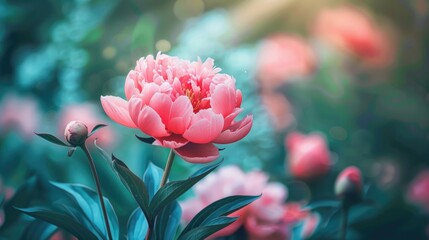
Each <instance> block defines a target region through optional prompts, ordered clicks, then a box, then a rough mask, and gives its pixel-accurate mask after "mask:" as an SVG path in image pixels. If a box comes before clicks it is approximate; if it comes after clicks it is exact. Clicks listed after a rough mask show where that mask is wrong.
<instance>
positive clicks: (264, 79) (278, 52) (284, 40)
mask: <svg viewBox="0 0 429 240" xmlns="http://www.w3.org/2000/svg"><path fill="white" fill-rule="evenodd" d="M315 62H316V60H315V55H314V53H313V51H312V49H311V48H310V46H309V45H308V44H307V43H306V42H305V41H304V40H303V39H301V38H300V37H297V36H291V35H282V34H277V35H273V36H270V37H268V38H266V39H265V40H264V41H263V42H262V45H261V49H260V53H259V57H258V79H259V81H260V84H261V87H262V89H265V90H269V89H273V88H275V87H277V86H279V85H281V84H283V83H284V82H286V81H288V80H290V79H292V78H295V77H302V76H306V75H308V74H310V73H311V72H312V71H313V70H314V68H315V65H316V63H315Z"/></svg>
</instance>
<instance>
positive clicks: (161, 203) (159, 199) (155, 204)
mask: <svg viewBox="0 0 429 240" xmlns="http://www.w3.org/2000/svg"><path fill="white" fill-rule="evenodd" d="M221 163H222V162H221V161H220V162H218V163H215V164H211V165H209V166H206V167H203V168H201V169H200V170H198V171H197V172H196V173H194V174H193V175H192V176H191V177H189V178H188V179H186V180H181V181H172V182H168V183H167V184H165V185H164V186H163V187H162V188H160V189H159V190H158V192H157V193H156V194H155V196H154V197H153V199H152V201H151V202H150V205H149V209H150V211H151V215H152V216H156V215H157V214H158V213H159V212H160V211H161V210H162V208H164V207H166V206H167V205H168V204H170V203H171V202H173V201H174V200H176V199H177V198H178V197H179V196H180V195H182V194H183V193H184V192H186V191H187V190H188V189H190V188H191V187H192V186H194V185H195V184H196V183H197V182H198V181H200V180H201V179H202V178H204V177H205V176H207V175H208V174H209V173H211V172H212V171H213V170H214V169H215V168H217V167H218V166H219V165H220V164H221Z"/></svg>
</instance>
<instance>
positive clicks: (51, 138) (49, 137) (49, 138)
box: [35, 133, 71, 147]
mask: <svg viewBox="0 0 429 240" xmlns="http://www.w3.org/2000/svg"><path fill="white" fill-rule="evenodd" d="M35 134H36V135H37V136H39V137H41V138H43V139H45V140H47V141H49V142H51V143H55V144H57V145H60V146H64V147H71V145H69V144H67V143H64V142H63V141H61V140H60V139H58V138H57V137H55V136H54V135H51V134H48V133H35Z"/></svg>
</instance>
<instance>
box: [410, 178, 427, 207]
mask: <svg viewBox="0 0 429 240" xmlns="http://www.w3.org/2000/svg"><path fill="white" fill-rule="evenodd" d="M428 189H429V170H423V171H421V172H420V173H419V174H418V175H417V177H416V178H415V179H414V180H413V181H412V183H411V184H410V186H409V188H408V193H407V198H408V200H409V201H410V202H412V203H414V204H417V205H419V206H421V207H422V208H424V209H425V210H426V211H427V212H429V191H428Z"/></svg>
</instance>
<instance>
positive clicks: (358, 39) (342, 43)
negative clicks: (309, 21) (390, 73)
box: [314, 6, 393, 67]
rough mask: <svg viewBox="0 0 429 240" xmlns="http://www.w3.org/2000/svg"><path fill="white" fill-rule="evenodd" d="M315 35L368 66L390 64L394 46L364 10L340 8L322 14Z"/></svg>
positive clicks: (347, 7) (317, 21) (317, 20)
mask: <svg viewBox="0 0 429 240" xmlns="http://www.w3.org/2000/svg"><path fill="white" fill-rule="evenodd" d="M314 33H315V35H316V36H318V37H320V38H321V39H325V40H326V41H327V42H329V43H331V44H333V45H335V46H336V47H339V48H341V49H343V50H344V51H347V52H350V53H352V54H355V55H357V56H359V57H361V58H362V59H364V60H365V61H366V62H367V63H368V64H369V65H371V66H380V67H382V66H386V65H388V64H390V63H391V62H392V61H393V46H392V43H391V42H392V41H391V39H390V38H389V36H388V34H387V32H386V31H385V30H383V29H381V28H380V27H379V26H377V25H376V23H375V22H374V21H373V19H371V17H370V16H369V15H368V14H367V13H365V12H364V11H363V10H361V9H358V8H356V7H352V6H342V7H337V8H332V9H326V10H323V11H321V13H320V14H319V16H318V17H317V19H316V23H315V26H314Z"/></svg>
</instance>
